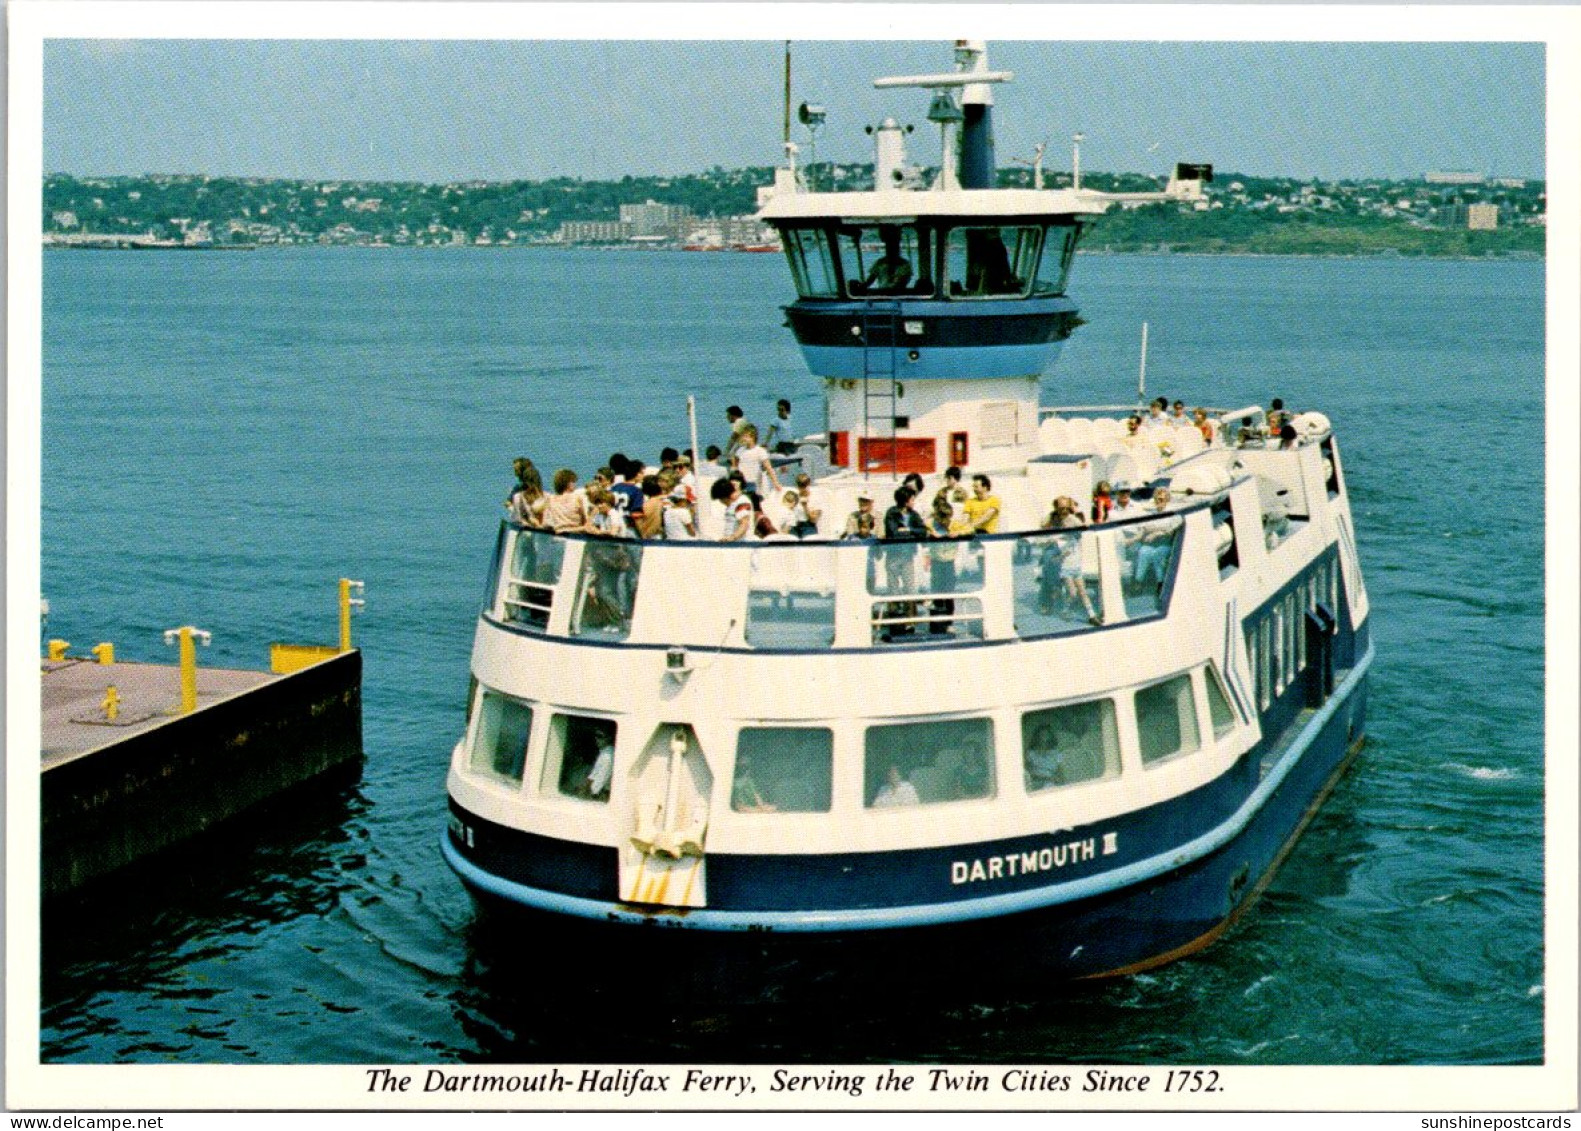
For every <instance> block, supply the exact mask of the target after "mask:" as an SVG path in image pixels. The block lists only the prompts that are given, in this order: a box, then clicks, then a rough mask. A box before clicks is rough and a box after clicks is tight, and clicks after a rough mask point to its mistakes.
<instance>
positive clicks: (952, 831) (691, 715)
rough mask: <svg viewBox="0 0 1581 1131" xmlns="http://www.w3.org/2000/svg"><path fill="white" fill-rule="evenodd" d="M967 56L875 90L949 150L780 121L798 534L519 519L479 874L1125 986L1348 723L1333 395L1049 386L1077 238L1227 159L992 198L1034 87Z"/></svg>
mask: <svg viewBox="0 0 1581 1131" xmlns="http://www.w3.org/2000/svg"><path fill="white" fill-rule="evenodd" d="M954 58H955V68H954V69H953V70H950V71H946V72H943V73H938V74H920V75H912V76H903V77H898V78H891V79H881V80H878V82H877V83H876V84H875V85H877V86H879V87H881V88H900V89H908V88H909V89H920V90H923V91H926V92H928V94H929V96H930V100H931V102H930V105H929V109H928V120H929V121H930V122H932V123H934V124H936V125H937V126H938V127H939V129H940V136H941V147H942V153H941V157H940V161H939V164H938V169H939V172H938V173H937V175H936V177H935V178H933V179H932V180H931V181H929V180H928V179H927V178H926V177H925V175H924V173H923V172H922V171H921V170H920V169H918V168H916V167H913V166H912V165H911V164H909V163H908V160H907V156H906V133H907V131H906V130H905V129H902V127H900V126H899V125H898V124H897V123H896V122H895V120H894V119H886V120H885V121H884V122H883V123H882V124H880V125H878V126H876V127H874V128H873V129H872V130H870V132H871V133H872V134H873V137H874V141H875V155H874V156H875V160H874V165H875V183H874V185H873V187H872V188H870V189H861V190H857V191H841V192H821V191H812V190H810V189H809V187H808V185H807V184H806V182H805V179H804V177H803V176H802V175H801V173H800V172H798V170H797V169H796V166H795V153H796V151H795V147H794V146H792V145H790V144H789V143H788V140H787V147H786V148H787V156H788V163H787V167H786V168H784V169H782V170H780V171H779V172H778V174H777V177H776V182H775V186H774V190H773V191H772V194H770V195H768V196H767V200H766V203H765V204H764V206H763V209H762V212H761V215H760V219H761V220H762V221H763V222H764V223H765V224H767V225H770V226H772V227H773V228H774V229H775V230H776V231H777V232H778V233H779V236H780V239H781V247H780V248H778V249H776V250H781V251H783V253H784V254H785V256H786V258H787V261H788V264H789V267H790V271H791V277H792V280H793V283H794V286H795V292H796V297H795V299H794V301H792V302H790V303H789V305H787V306H786V307H785V313H786V319H787V325H788V326H789V328H790V330H791V332H792V333H793V334H794V335H795V338H796V341H797V343H798V344H799V346H800V349H801V352H802V354H803V357H804V358H805V360H806V363H807V365H808V366H809V368H810V369H811V371H812V372H813V373H814V374H815V375H816V376H817V377H818V378H819V379H821V381H822V383H823V387H824V391H825V397H826V407H827V422H828V424H827V430H826V432H825V433H823V434H821V435H820V436H817V437H813V438H810V439H809V440H805V441H803V442H802V443H801V445H800V447H799V448H798V449H797V450H796V452H795V454H793V455H790V456H786V457H783V458H782V460H781V463H782V466H783V468H784V470H785V471H795V470H799V469H806V470H808V472H809V473H810V474H812V475H813V481H812V483H811V487H810V493H811V495H812V498H813V499H814V500H816V502H817V509H818V510H819V511H821V518H819V519H818V520H816V521H815V522H811V523H809V525H808V527H804V528H803V531H802V533H803V534H804V535H805V536H803V537H791V536H778V535H777V536H774V537H772V538H767V539H762V540H758V539H755V538H744V539H742V540H740V541H719V540H664V539H652V540H635V539H612V538H607V537H600V536H597V535H593V534H588V533H563V532H562V533H557V532H555V531H554V530H553V529H546V528H541V527H535V526H524V525H519V524H516V523H514V522H506V523H505V524H504V525H503V526H502V528H501V529H500V531H499V536H498V539H497V543H496V547H495V551H494V561H493V568H492V570H491V573H490V580H489V584H488V589H487V593H486V596H485V599H484V603H483V608H482V610H481V613H480V615H479V618H478V621H477V630H476V638H475V643H474V646H473V652H472V662H471V669H472V676H473V683H474V687H473V693H472V697H471V701H470V703H469V707H468V717H467V723H466V727H465V731H464V733H463V735H462V737H461V739H460V741H459V742H458V743H457V744H456V746H455V749H454V752H453V754H452V759H451V764H450V771H449V777H448V783H447V788H448V793H449V821H448V828H447V830H446V831H445V832H444V834H443V838H442V844H443V851H444V854H445V857H446V859H447V860H448V861H449V863H450V865H451V866H452V867H453V868H454V869H455V871H456V872H457V874H458V875H459V876H460V877H461V879H462V880H463V881H464V882H465V883H466V885H467V886H468V887H469V888H470V889H471V890H472V891H473V892H474V893H476V894H477V895H479V896H480V897H481V898H483V899H484V900H485V901H486V902H498V903H503V904H509V905H514V906H517V907H521V908H526V909H529V911H530V912H531V913H533V914H542V915H546V916H553V917H561V918H564V919H568V920H581V921H583V922H584V923H585V924H586V929H588V930H591V931H596V932H599V933H600V935H601V937H604V938H607V939H609V940H610V941H611V942H612V945H615V946H617V947H618V946H620V945H622V944H623V943H624V942H629V943H630V944H631V945H632V946H642V947H647V946H651V945H652V942H653V940H654V938H655V930H656V929H657V930H660V932H661V933H662V935H663V936H664V938H665V939H666V940H667V943H666V945H673V946H675V947H684V946H686V945H692V946H696V945H699V944H700V943H702V942H703V941H705V939H706V938H707V937H713V938H714V939H716V940H718V939H724V938H731V937H734V938H737V939H744V940H748V942H747V947H748V949H750V950H751V951H752V952H753V953H754V954H758V955H762V954H764V953H767V952H768V951H770V950H772V949H773V948H774V947H776V946H778V945H781V944H783V945H786V946H791V945H793V944H794V943H795V942H796V941H797V940H802V941H808V940H815V939H816V940H822V942H823V944H824V945H825V947H826V949H825V951H824V953H826V954H837V955H842V954H845V953H848V951H846V950H843V949H841V950H835V949H828V947H829V946H830V945H831V944H832V945H833V946H837V947H841V948H844V947H849V946H851V945H852V944H856V943H867V944H870V948H871V951H872V952H874V953H877V954H880V955H890V956H894V955H899V954H903V953H905V954H911V955H914V956H923V955H925V956H928V959H927V960H928V962H930V963H931V962H934V961H937V956H939V955H946V954H952V953H956V951H955V950H954V948H956V947H957V946H961V947H964V946H978V945H979V944H980V943H981V942H982V941H983V940H984V939H986V938H989V937H992V938H995V939H998V938H1000V937H1001V932H1005V931H1011V932H1020V933H1021V939H1022V940H1023V942H1022V944H1021V945H1015V946H1012V947H1000V948H999V949H995V950H992V951H990V952H988V953H989V954H990V956H991V959H992V960H991V961H990V962H988V963H978V964H977V965H980V966H993V965H995V964H997V963H998V962H999V961H1000V959H1001V956H1004V955H1008V954H1010V953H1012V952H1013V953H1014V954H1015V955H1016V956H1017V958H1018V960H1021V961H1026V962H1029V963H1032V964H1033V965H1035V966H1036V967H1037V968H1038V969H1039V970H1041V971H1045V972H1047V973H1048V974H1049V975H1050V976H1054V977H1071V978H1077V977H1089V976H1097V975H1106V974H1118V973H1126V972H1131V971H1137V970H1141V969H1145V968H1147V967H1150V966H1153V965H1156V964H1158V963H1162V962H1166V961H1169V960H1171V959H1173V958H1176V957H1179V956H1181V955H1184V954H1187V953H1189V952H1191V951H1193V950H1195V949H1197V948H1198V947H1201V946H1203V945H1205V944H1206V943H1208V942H1209V941H1211V940H1213V939H1214V938H1216V937H1217V936H1218V935H1219V934H1220V933H1222V932H1223V931H1224V929H1225V928H1226V927H1227V926H1228V925H1229V924H1230V923H1231V922H1232V921H1233V920H1234V919H1235V918H1236V916H1238V915H1239V914H1240V913H1241V912H1242V911H1243V910H1244V909H1245V908H1246V907H1247V905H1248V904H1249V903H1250V901H1251V900H1252V898H1253V897H1254V896H1255V895H1256V894H1257V893H1258V892H1259V891H1260V890H1261V889H1262V888H1263V887H1264V886H1265V885H1266V884H1267V883H1268V882H1269V880H1270V878H1271V876H1272V875H1273V873H1274V870H1275V869H1276V867H1277V866H1278V864H1279V862H1280V861H1281V860H1282V859H1283V858H1284V856H1285V854H1286V853H1287V852H1288V851H1289V850H1290V848H1291V846H1292V845H1293V844H1294V843H1295V841H1296V839H1297V838H1298V837H1299V835H1300V833H1301V831H1302V830H1303V829H1304V828H1305V826H1306V825H1307V823H1308V822H1309V821H1310V820H1311V818H1312V816H1313V814H1314V813H1315V812H1316V811H1317V809H1318V807H1319V806H1320V805H1321V803H1322V802H1323V800H1324V798H1325V797H1326V796H1327V794H1328V792H1329V791H1330V789H1331V788H1332V787H1333V785H1334V783H1335V782H1336V781H1337V780H1338V779H1339V777H1340V775H1341V774H1342V773H1343V772H1344V770H1345V768H1346V766H1347V765H1348V764H1349V762H1350V761H1351V759H1352V757H1353V756H1354V755H1355V754H1356V752H1357V751H1358V750H1359V749H1360V747H1361V745H1362V742H1363V736H1364V733H1365V722H1366V707H1367V672H1368V668H1369V666H1370V665H1371V663H1372V658H1373V645H1372V642H1371V639H1370V631H1369V628H1370V624H1369V619H1368V601H1367V592H1366V589H1365V587H1364V585H1363V581H1362V576H1361V568H1360V561H1359V559H1358V557H1357V547H1356V538H1355V534H1354V530H1353V525H1352V520H1351V504H1350V495H1349V491H1348V486H1347V484H1346V481H1345V475H1344V469H1343V465H1342V462H1341V459H1340V451H1339V447H1338V443H1337V440H1336V438H1335V435H1334V431H1333V429H1332V427H1331V426H1330V422H1329V420H1328V419H1327V418H1326V417H1325V416H1323V415H1322V414H1321V413H1319V412H1317V411H1303V412H1300V413H1295V414H1288V415H1285V416H1271V415H1270V413H1269V412H1266V411H1265V410H1264V409H1263V408H1261V407H1259V406H1244V407H1240V406H1234V405H1230V406H1219V407H1213V408H1209V409H1206V410H1205V411H1204V412H1203V413H1202V415H1201V418H1200V419H1197V420H1191V419H1183V418H1181V417H1179V416H1172V415H1171V414H1170V412H1169V411H1168V407H1167V406H1166V409H1165V410H1164V411H1162V412H1160V411H1157V410H1156V409H1149V408H1142V407H1137V406H1120V407H1112V406H1111V407H1108V408H1097V409H1094V408H1086V407H1045V406H1042V405H1040V403H1039V391H1040V382H1041V376H1042V374H1043V372H1044V371H1045V370H1046V369H1047V368H1048V367H1049V366H1050V365H1052V364H1053V362H1054V361H1055V359H1056V358H1057V356H1058V354H1059V352H1060V349H1061V346H1062V344H1063V342H1064V341H1065V339H1066V338H1068V337H1069V336H1070V334H1071V333H1072V332H1073V331H1074V330H1075V329H1076V328H1077V327H1078V326H1079V325H1080V323H1081V319H1080V318H1079V317H1078V315H1077V306H1076V304H1075V302H1074V301H1073V300H1072V299H1071V298H1070V296H1069V294H1068V293H1067V281H1068V278H1069V274H1070V270H1071V265H1072V261H1073V257H1074V254H1075V251H1076V248H1077V245H1078V243H1079V241H1080V240H1081V238H1082V236H1083V234H1084V233H1085V232H1086V231H1087V230H1088V228H1089V227H1091V226H1092V225H1093V224H1094V223H1096V222H1098V221H1099V218H1100V217H1101V216H1102V214H1103V213H1104V212H1105V210H1107V209H1108V208H1109V207H1111V206H1112V205H1114V204H1115V203H1117V202H1120V201H1142V200H1146V201H1176V200H1179V201H1191V200H1199V199H1201V198H1202V196H1203V193H1204V185H1205V184H1207V183H1208V182H1210V181H1211V177H1212V170H1211V167H1209V166H1205V165H1179V166H1177V167H1176V169H1175V175H1174V177H1173V178H1172V179H1171V180H1170V182H1169V184H1168V186H1167V188H1165V189H1164V190H1163V191H1160V192H1154V193H1130V194H1118V193H1103V192H1095V191H1090V190H1086V189H1082V188H1080V187H1079V183H1078V185H1076V186H1074V187H1072V188H1068V189H1053V190H1044V189H1042V188H1041V187H1037V188H998V187H996V185H997V177H996V173H995V168H994V154H993V141H992V138H993V132H992V124H991V103H992V99H991V96H990V95H991V90H992V87H993V85H995V84H1000V83H1004V82H1007V81H1009V80H1010V78H1011V77H1012V76H1011V75H1010V74H1008V73H1006V72H998V71H992V70H990V69H989V67H988V62H987V50H986V48H985V47H984V45H982V44H981V43H978V42H960V43H958V44H957V45H956V47H955V55H954ZM1201 396H1202V398H1203V400H1202V402H1201V403H1203V404H1204V405H1210V404H1212V394H1211V392H1208V391H1203V392H1202V393H1201ZM782 474H783V473H782ZM912 476H916V477H920V479H921V481H922V488H921V492H920V495H917V496H915V502H916V504H917V505H918V507H919V509H920V511H921V514H920V515H919V514H917V513H916V512H915V511H911V504H912V502H913V496H911V495H909V494H908V492H910V491H911V490H912V488H911V487H909V486H907V484H906V480H907V479H908V478H909V477H912ZM1104 486H1106V487H1108V488H1113V490H1112V491H1105V490H1101V489H1100V488H1101V487H1104ZM1122 489H1123V490H1122ZM710 493H711V492H710V481H709V480H708V478H707V477H706V475H703V476H700V477H699V482H698V483H697V485H696V494H697V497H698V500H699V501H698V507H699V511H700V513H699V515H698V518H699V521H700V522H701V524H702V526H703V528H704V531H705V533H706V532H707V531H708V530H709V529H710V526H712V527H713V529H714V531H715V533H716V535H717V534H718V532H719V530H720V527H721V524H722V523H723V522H724V521H725V519H724V518H723V516H722V515H720V514H718V513H710V512H709V511H708V509H707V508H708V506H709V503H708V500H709V497H710ZM722 493H723V494H725V495H727V496H732V489H730V488H728V487H726V488H724V490H723V492H722ZM892 501H893V505H892ZM732 502H733V496H732ZM940 502H942V504H943V505H942V507H941V508H940V509H939V510H938V511H937V515H942V516H943V517H942V519H938V520H937V521H924V520H925V519H932V518H933V517H934V515H935V512H934V507H935V506H936V505H937V504H938V503H940ZM676 505H681V503H680V502H679V501H678V502H677V504H676ZM886 508H887V509H888V513H887V514H886ZM908 511H911V515H912V518H915V519H916V521H915V522H913V521H912V518H908V517H907V512H908ZM864 513H865V514H868V515H871V516H872V517H871V519H870V520H868V521H869V522H870V523H872V524H874V525H868V526H864V521H863V520H862V518H861V516H862V515H863V514H864ZM848 516H849V519H848ZM710 520H712V522H710ZM886 535H887V536H886ZM924 939H925V940H926V942H925V943H921V942H918V946H916V947H910V946H908V944H910V943H912V942H916V941H919V940H924ZM687 940H691V941H690V942H688V941H687ZM632 953H633V954H635V953H637V952H635V951H633V952H632Z"/></svg>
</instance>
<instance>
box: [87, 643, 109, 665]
mask: <svg viewBox="0 0 1581 1131" xmlns="http://www.w3.org/2000/svg"><path fill="white" fill-rule="evenodd" d="M88 651H90V652H92V653H93V654H94V655H95V656H97V657H99V663H101V664H113V663H115V645H114V644H111V643H110V642H109V641H105V642H104V643H103V644H95V645H94V646H93V647H92V648H89V649H88Z"/></svg>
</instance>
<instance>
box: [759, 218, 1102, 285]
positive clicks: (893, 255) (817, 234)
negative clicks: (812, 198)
mask: <svg viewBox="0 0 1581 1131" xmlns="http://www.w3.org/2000/svg"><path fill="white" fill-rule="evenodd" d="M1076 239H1077V229H1076V227H1075V226H1074V225H1070V224H1055V225H1042V224H1016V225H989V224H980V223H979V224H971V225H966V226H962V227H955V228H948V229H945V228H940V227H936V226H933V225H930V224H917V223H915V222H913V223H909V224H866V225H856V224H851V225H840V226H838V227H806V228H787V229H786V230H785V231H784V243H785V252H786V255H787V257H788V258H789V260H790V266H791V275H792V277H793V278H794V279H795V282H796V292H797V294H799V295H800V296H801V297H802V298H867V297H871V296H881V295H882V296H901V295H908V296H912V297H918V298H933V297H937V296H941V295H942V296H948V297H950V298H967V299H970V298H1021V297H1025V296H1026V295H1029V294H1037V295H1059V294H1064V293H1065V280H1066V277H1067V275H1068V274H1069V272H1070V263H1071V257H1072V255H1073V254H1074V252H1075V249H1076ZM940 280H942V281H943V286H942V287H941V286H940V285H939V281H940Z"/></svg>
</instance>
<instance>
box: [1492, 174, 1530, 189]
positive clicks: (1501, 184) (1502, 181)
mask: <svg viewBox="0 0 1581 1131" xmlns="http://www.w3.org/2000/svg"><path fill="white" fill-rule="evenodd" d="M1493 183H1494V185H1495V186H1496V187H1498V188H1507V189H1523V188H1525V187H1526V182H1525V181H1523V180H1522V179H1521V178H1519V177H1498V178H1496V179H1495V180H1494V182H1493Z"/></svg>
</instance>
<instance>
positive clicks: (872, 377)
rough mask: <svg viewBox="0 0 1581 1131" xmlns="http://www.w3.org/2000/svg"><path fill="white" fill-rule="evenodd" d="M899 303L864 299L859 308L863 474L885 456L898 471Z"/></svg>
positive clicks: (869, 472) (870, 470) (866, 473)
mask: <svg viewBox="0 0 1581 1131" xmlns="http://www.w3.org/2000/svg"><path fill="white" fill-rule="evenodd" d="M899 349H900V303H899V302H894V301H890V302H867V303H864V304H863V307H862V435H863V437H864V438H865V439H866V446H865V449H864V451H863V457H862V474H863V475H869V474H871V473H872V470H873V467H874V465H875V464H881V463H883V456H884V455H886V454H887V456H888V467H889V469H890V471H891V472H892V473H894V474H896V475H898V474H899V473H900V466H899V465H900V444H899V442H898V441H897V439H896V437H895V415H896V409H897V408H898V407H899V405H898V402H899V399H900V396H899V389H898V382H897V381H896V377H897V375H898V372H899V368H900V363H899Z"/></svg>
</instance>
